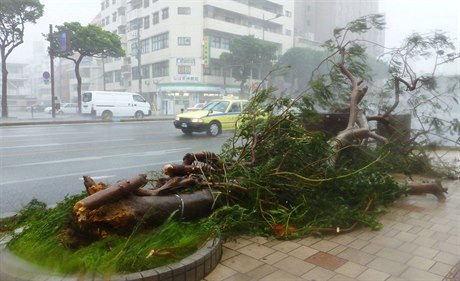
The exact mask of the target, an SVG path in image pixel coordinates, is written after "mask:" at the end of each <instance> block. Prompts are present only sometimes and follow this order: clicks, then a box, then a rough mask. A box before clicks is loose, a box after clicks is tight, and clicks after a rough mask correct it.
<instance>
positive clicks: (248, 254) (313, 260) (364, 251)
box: [204, 179, 460, 281]
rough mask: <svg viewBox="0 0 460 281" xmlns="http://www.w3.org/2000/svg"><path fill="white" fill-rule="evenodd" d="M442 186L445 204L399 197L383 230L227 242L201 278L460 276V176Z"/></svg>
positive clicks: (324, 280)
mask: <svg viewBox="0 0 460 281" xmlns="http://www.w3.org/2000/svg"><path fill="white" fill-rule="evenodd" d="M443 185H444V187H448V188H449V193H448V194H447V200H446V202H443V203H442V202H438V201H437V199H436V197H434V196H433V195H424V196H408V197H405V198H403V199H400V200H398V201H397V202H395V204H394V205H392V206H391V207H389V208H388V210H387V212H386V214H385V215H383V216H382V217H381V222H382V223H383V229H382V230H380V231H372V230H370V229H368V228H362V229H358V230H355V231H353V232H350V233H346V234H340V235H330V236H325V237H323V238H314V237H307V238H304V239H296V240H291V241H284V240H276V239H274V238H271V237H268V238H267V237H240V238H238V239H237V240H236V241H228V242H226V243H225V244H224V250H223V256H222V260H221V262H220V264H219V265H218V266H217V267H216V268H215V269H214V271H213V272H211V273H210V274H209V275H208V276H206V278H205V279H204V280H206V281H230V280H233V281H247V280H267V281H277V280H279V281H289V280H309V281H313V280H317V281H353V280H362V281H383V280H385V281H403V280H404V281H412V280H413V281H442V280H444V281H447V280H460V273H459V270H460V180H458V179H457V180H448V181H443ZM454 275H456V276H454Z"/></svg>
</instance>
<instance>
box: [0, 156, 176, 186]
mask: <svg viewBox="0 0 460 281" xmlns="http://www.w3.org/2000/svg"><path fill="white" fill-rule="evenodd" d="M180 161H182V159H180V160H177V159H176V160H167V161H161V162H155V163H148V164H141V165H132V166H123V167H120V168H112V169H100V170H90V171H81V172H75V173H69V174H61V175H55V176H47V177H38V178H28V179H21V180H12V181H6V182H0V186H2V185H9V184H18V183H26V182H36V181H43V180H51V179H59V178H65V177H72V176H78V177H81V176H82V175H94V174H101V173H107V172H113V171H120V170H126V169H131V168H142V167H148V166H155V165H164V164H168V163H175V162H180Z"/></svg>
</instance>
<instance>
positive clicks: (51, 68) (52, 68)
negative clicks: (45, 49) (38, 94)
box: [48, 24, 56, 118]
mask: <svg viewBox="0 0 460 281" xmlns="http://www.w3.org/2000/svg"><path fill="white" fill-rule="evenodd" d="M48 36H49V39H50V47H49V48H50V49H49V55H50V72H51V75H50V76H51V77H50V83H51V114H52V117H53V118H55V117H56V108H55V107H56V102H55V100H54V53H53V52H54V50H53V46H52V45H53V25H52V24H50V34H49V35H48Z"/></svg>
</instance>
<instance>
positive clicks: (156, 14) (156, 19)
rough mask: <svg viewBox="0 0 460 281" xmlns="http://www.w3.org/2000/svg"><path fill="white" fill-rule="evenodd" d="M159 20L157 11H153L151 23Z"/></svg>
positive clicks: (156, 22)
mask: <svg viewBox="0 0 460 281" xmlns="http://www.w3.org/2000/svg"><path fill="white" fill-rule="evenodd" d="M159 22H160V16H159V13H158V12H155V13H153V15H152V24H158V23H159Z"/></svg>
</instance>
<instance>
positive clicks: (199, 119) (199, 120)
mask: <svg viewBox="0 0 460 281" xmlns="http://www.w3.org/2000/svg"><path fill="white" fill-rule="evenodd" d="M192 122H193V123H203V119H201V118H193V119H192Z"/></svg>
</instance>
